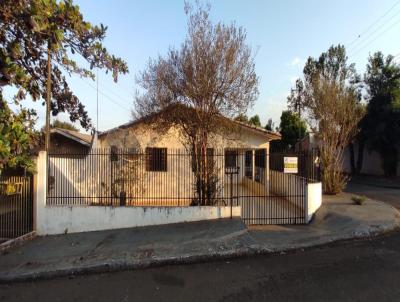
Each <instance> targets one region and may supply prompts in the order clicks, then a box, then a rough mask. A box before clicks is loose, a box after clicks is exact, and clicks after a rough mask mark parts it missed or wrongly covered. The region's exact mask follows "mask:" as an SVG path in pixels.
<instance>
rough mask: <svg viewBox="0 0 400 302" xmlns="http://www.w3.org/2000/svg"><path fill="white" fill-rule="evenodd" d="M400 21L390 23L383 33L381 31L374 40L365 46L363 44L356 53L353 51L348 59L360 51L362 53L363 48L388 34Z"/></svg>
mask: <svg viewBox="0 0 400 302" xmlns="http://www.w3.org/2000/svg"><path fill="white" fill-rule="evenodd" d="M399 23H400V20H398V21H397V22H395V23H392V24H391V25H390V26H389V27H387V28H386V29H385V30H384V31H382V32H381V33H379V34H378V35H377V36H375V38H373V39H372V40H370V41H369V42H367V43H366V44H364V45H363V46H362V47H361V48H358V50H357V51H355V52H354V51H353V52H352V53H350V54H349V57H352V56H354V55H356V54H358V53H359V52H360V51H362V50H363V49H365V47H367V46H368V45H370V44H371V43H373V42H375V41H376V40H377V39H378V38H380V37H382V36H383V35H384V34H385V33H386V32H388V31H389V30H390V29H392V28H393V27H394V26H395V25H397V24H399Z"/></svg>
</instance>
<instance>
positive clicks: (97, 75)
mask: <svg viewBox="0 0 400 302" xmlns="http://www.w3.org/2000/svg"><path fill="white" fill-rule="evenodd" d="M96 80H97V89H96V115H97V116H96V119H97V120H96V132H99V69H98V68H97V72H96Z"/></svg>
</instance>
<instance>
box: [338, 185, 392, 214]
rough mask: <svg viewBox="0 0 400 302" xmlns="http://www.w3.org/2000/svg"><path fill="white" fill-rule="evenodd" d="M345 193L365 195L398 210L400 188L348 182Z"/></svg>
mask: <svg viewBox="0 0 400 302" xmlns="http://www.w3.org/2000/svg"><path fill="white" fill-rule="evenodd" d="M345 192H348V193H354V194H359V195H365V196H367V197H368V198H371V199H375V200H380V201H384V202H386V203H388V204H390V205H392V206H393V207H395V208H397V209H400V187H399V188H396V187H383V186H380V185H379V183H377V184H375V185H373V184H366V183H361V182H357V181H350V182H349V183H348V184H347V187H346V189H345Z"/></svg>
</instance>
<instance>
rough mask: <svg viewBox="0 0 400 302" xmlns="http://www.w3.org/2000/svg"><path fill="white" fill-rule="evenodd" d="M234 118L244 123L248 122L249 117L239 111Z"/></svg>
mask: <svg viewBox="0 0 400 302" xmlns="http://www.w3.org/2000/svg"><path fill="white" fill-rule="evenodd" d="M234 120H235V121H238V122H241V123H246V124H248V123H249V118H248V117H247V115H246V114H244V113H240V114H239V115H238V116H236V117H235V118H234Z"/></svg>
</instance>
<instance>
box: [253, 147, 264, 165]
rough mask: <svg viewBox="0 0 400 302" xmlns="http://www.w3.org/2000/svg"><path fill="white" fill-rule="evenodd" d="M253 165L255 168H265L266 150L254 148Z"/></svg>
mask: <svg viewBox="0 0 400 302" xmlns="http://www.w3.org/2000/svg"><path fill="white" fill-rule="evenodd" d="M255 157H256V158H255V163H254V165H255V166H256V167H257V168H265V159H266V157H267V152H266V150H265V149H258V150H256V154H255Z"/></svg>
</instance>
